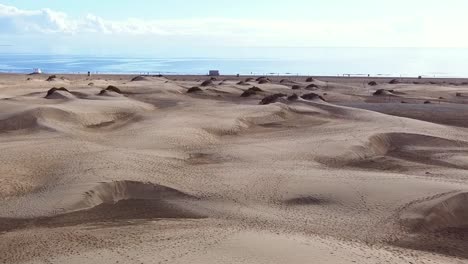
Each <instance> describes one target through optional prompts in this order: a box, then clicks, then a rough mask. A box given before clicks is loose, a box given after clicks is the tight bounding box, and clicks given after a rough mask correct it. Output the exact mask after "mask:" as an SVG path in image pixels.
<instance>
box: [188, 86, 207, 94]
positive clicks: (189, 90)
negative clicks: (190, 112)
mask: <svg viewBox="0 0 468 264" xmlns="http://www.w3.org/2000/svg"><path fill="white" fill-rule="evenodd" d="M202 91H203V90H202V89H200V88H199V87H196V86H194V87H192V88H190V89H188V90H187V93H198V92H202Z"/></svg>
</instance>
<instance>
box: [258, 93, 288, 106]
mask: <svg viewBox="0 0 468 264" xmlns="http://www.w3.org/2000/svg"><path fill="white" fill-rule="evenodd" d="M286 96H287V95H286V94H282V93H277V94H272V95H269V96H267V97H265V98H263V99H262V100H261V101H260V104H261V105H268V104H272V103H275V102H276V101H278V99H279V98H282V97H286Z"/></svg>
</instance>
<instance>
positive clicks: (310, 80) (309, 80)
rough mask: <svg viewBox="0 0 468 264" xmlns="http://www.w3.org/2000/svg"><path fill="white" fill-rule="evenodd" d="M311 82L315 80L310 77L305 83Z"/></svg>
mask: <svg viewBox="0 0 468 264" xmlns="http://www.w3.org/2000/svg"><path fill="white" fill-rule="evenodd" d="M313 81H315V79H314V78H312V77H309V78H307V79H306V82H313Z"/></svg>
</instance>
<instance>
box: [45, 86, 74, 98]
mask: <svg viewBox="0 0 468 264" xmlns="http://www.w3.org/2000/svg"><path fill="white" fill-rule="evenodd" d="M56 91H63V92H69V91H68V90H67V89H66V88H65V87H60V88H56V87H53V88H51V89H49V90H48V91H47V95H46V97H49V96H51V95H52V94H53V93H55V92H56Z"/></svg>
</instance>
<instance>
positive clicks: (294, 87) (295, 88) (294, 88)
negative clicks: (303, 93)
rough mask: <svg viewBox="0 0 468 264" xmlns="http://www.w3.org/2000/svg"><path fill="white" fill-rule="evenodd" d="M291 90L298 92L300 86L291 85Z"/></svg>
mask: <svg viewBox="0 0 468 264" xmlns="http://www.w3.org/2000/svg"><path fill="white" fill-rule="evenodd" d="M291 89H293V90H299V89H301V86H300V85H297V84H296V85H293V86H292V87H291Z"/></svg>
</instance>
